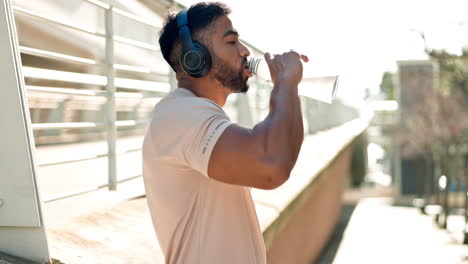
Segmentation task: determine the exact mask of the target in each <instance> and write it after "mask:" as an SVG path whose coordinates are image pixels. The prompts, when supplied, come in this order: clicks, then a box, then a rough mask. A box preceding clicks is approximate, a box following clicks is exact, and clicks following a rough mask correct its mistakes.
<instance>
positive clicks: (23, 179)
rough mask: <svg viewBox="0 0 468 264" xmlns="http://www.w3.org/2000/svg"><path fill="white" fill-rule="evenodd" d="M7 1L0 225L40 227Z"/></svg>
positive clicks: (0, 13) (1, 7) (1, 26)
mask: <svg viewBox="0 0 468 264" xmlns="http://www.w3.org/2000/svg"><path fill="white" fill-rule="evenodd" d="M13 23H14V21H13V20H12V14H11V9H10V6H9V0H7V1H5V0H3V1H0V58H1V62H2V63H1V64H0V80H1V81H0V85H1V86H0V89H1V90H0V91H1V96H0V199H1V201H0V226H17V227H40V226H41V218H40V215H39V203H38V198H37V197H38V196H37V191H36V184H35V178H34V176H35V175H34V174H35V170H34V166H33V156H32V153H33V152H32V151H33V150H32V148H34V146H33V142H31V137H30V135H31V133H32V130H31V128H30V119H29V110H28V107H27V102H26V98H25V96H24V95H25V93H24V81H23V79H22V75H21V71H20V69H21V62H20V60H19V55H18V47H17V40H16V31H15V30H14V28H15V27H14V24H13Z"/></svg>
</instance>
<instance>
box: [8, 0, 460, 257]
mask: <svg viewBox="0 0 468 264" xmlns="http://www.w3.org/2000/svg"><path fill="white" fill-rule="evenodd" d="M2 1H4V5H5V4H6V7H11V9H12V10H13V14H12V15H13V16H14V22H15V27H16V33H17V40H18V45H19V46H18V47H17V51H18V52H19V54H20V56H21V67H20V68H21V69H20V72H22V76H23V77H24V85H22V87H23V89H24V91H25V97H26V99H27V105H28V107H29V112H28V115H29V118H30V122H31V125H30V129H32V131H33V138H34V146H35V159H34V164H33V166H34V168H35V169H36V171H37V173H36V180H37V190H38V192H39V194H40V197H41V202H42V203H40V204H39V205H38V206H40V209H39V211H40V214H41V215H42V216H43V217H44V218H45V220H44V222H43V224H42V225H41V226H40V228H43V229H44V230H45V232H46V234H47V240H48V246H47V245H46V246H45V249H44V250H43V251H40V250H35V249H34V248H35V247H36V246H35V245H37V243H41V242H37V241H35V240H34V239H33V238H31V237H34V236H31V237H30V236H29V235H28V232H29V231H28V228H26V226H27V225H25V226H22V225H20V224H15V219H14V217H11V218H9V220H8V221H7V220H4V221H2V216H5V218H4V219H7V218H6V215H13V214H12V212H14V210H15V208H8V207H6V206H5V207H3V208H2V206H3V203H5V205H7V204H8V201H7V200H8V199H6V198H5V197H7V196H5V197H3V198H2V192H4V193H7V191H6V190H7V189H10V190H11V188H14V186H15V180H14V177H13V176H12V175H7V174H1V175H0V177H3V178H4V179H3V180H4V181H3V182H2V181H0V183H5V182H6V183H7V184H8V183H9V185H8V186H7V185H3V186H1V185H0V263H2V264H3V262H2V261H4V262H5V263H29V262H20V261H35V262H32V263H41V262H40V261H41V259H43V258H44V257H43V256H46V258H48V257H50V258H52V259H53V261H54V263H67V264H68V263H141V264H144V263H164V258H163V256H162V254H161V253H160V250H159V247H158V243H157V240H156V237H155V234H154V231H153V228H152V225H151V220H150V218H149V213H148V212H147V208H146V204H145V197H144V189H143V185H142V176H141V173H142V171H141V145H142V137H143V134H144V131H145V125H146V122H147V120H148V117H149V116H150V114H151V111H152V109H153V107H154V105H155V104H156V103H157V102H158V101H159V100H160V99H161V98H163V97H164V96H165V95H166V94H167V93H168V92H170V91H171V90H173V89H175V88H176V81H175V76H174V73H173V72H172V71H171V70H170V68H169V67H168V65H167V64H166V62H165V61H164V59H163V57H162V55H161V53H160V50H159V44H158V37H159V35H158V32H159V30H160V29H161V27H162V26H163V23H164V17H165V16H166V15H167V13H168V12H169V11H178V10H180V9H182V8H184V7H188V6H190V5H192V4H194V3H196V2H197V1H192V0H181V1H174V0H99V1H98V0H67V1H62V0H37V1H29V0H11V1H10V0H2ZM225 3H226V4H228V5H229V6H230V7H231V8H232V15H231V16H230V18H231V20H232V21H233V25H234V27H235V28H236V29H237V30H238V31H239V33H240V37H241V39H242V40H243V41H244V42H245V43H246V45H247V46H248V47H249V49H250V51H251V54H252V56H262V54H263V53H264V52H272V53H277V52H282V51H288V50H290V49H295V50H298V51H300V52H301V53H304V54H307V55H308V56H309V58H310V60H311V62H310V64H311V65H310V66H309V68H308V69H307V71H306V72H305V75H306V76H307V75H308V74H314V72H313V71H314V70H315V69H319V70H324V71H333V72H336V73H338V74H339V75H340V86H339V88H338V93H337V98H336V99H335V101H334V102H333V103H332V104H326V103H322V102H319V101H316V100H314V99H311V98H308V97H305V96H302V97H301V102H302V108H303V116H304V125H305V130H306V134H307V137H306V140H305V141H304V147H303V150H302V151H301V156H300V158H299V161H298V164H297V166H296V168H295V171H294V174H293V176H294V177H292V179H291V180H290V181H291V183H288V184H286V185H285V186H282V187H281V188H279V189H278V190H274V191H262V190H253V194H252V195H253V197H254V201H255V203H256V209H257V214H258V217H259V221H260V225H261V227H262V231H263V233H264V239H265V243H266V245H267V255H268V261H269V263H468V247H467V246H466V245H467V244H468V229H467V227H468V226H467V221H468V170H467V169H468V145H467V144H466V143H467V142H468V141H467V140H468V137H467V136H468V113H467V112H468V18H467V16H466V14H467V13H468V2H466V1H461V0H460V1H456V0H446V1H442V0H439V1H419V0H418V1H402V0H398V1H383V0H382V1H370V0H369V1H367V0H358V1H344V0H333V1H326V2H324V1H300V0H291V1H288V2H282V1H276V2H274V1H244V0H242V1H241V0H238V1H234V0H229V1H225ZM10 4H11V5H10ZM6 14H8V12H6ZM3 15H4V14H3ZM2 21H3V20H2ZM0 23H3V22H0ZM6 39H8V36H3V35H0V40H2V41H3V40H6ZM3 43H6V42H2V43H0V45H4V44H3ZM0 78H3V77H2V76H1V75H0ZM250 86H251V88H250V90H249V92H248V93H247V94H246V95H237V94H235V95H231V96H230V97H229V98H228V102H227V104H226V106H225V107H224V109H225V111H226V113H227V114H228V115H229V117H230V118H231V120H232V121H233V122H237V123H239V124H241V125H243V126H246V127H253V126H254V125H255V124H256V123H258V122H260V121H261V120H263V118H265V116H266V115H267V114H268V104H269V95H270V92H271V85H270V84H268V83H264V82H262V81H261V80H257V79H256V78H251V80H250ZM2 89H3V88H2ZM2 110H3V111H5V109H2ZM0 122H1V120H0ZM6 155H8V153H6V152H2V159H3V158H4V157H5V156H6ZM18 166H20V165H18ZM0 169H1V168H0ZM2 173H4V172H2ZM8 177H10V178H8ZM12 186H13V187H12ZM13 190H14V189H13ZM21 195H22V194H21ZM7 198H8V197H7ZM2 210H3V212H2ZM7 210H10V211H7ZM20 216H21V214H19V216H18V217H20ZM18 219H19V218H18ZM38 228H39V227H38ZM2 234H3V238H2ZM19 236H21V239H19V240H18V241H16V240H15V239H14V238H17V237H19ZM25 241H27V242H25ZM20 259H21V260H20Z"/></svg>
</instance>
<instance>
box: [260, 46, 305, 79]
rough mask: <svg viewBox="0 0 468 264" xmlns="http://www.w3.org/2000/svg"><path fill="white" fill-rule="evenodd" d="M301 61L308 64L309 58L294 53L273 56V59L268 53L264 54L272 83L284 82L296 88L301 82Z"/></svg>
mask: <svg viewBox="0 0 468 264" xmlns="http://www.w3.org/2000/svg"><path fill="white" fill-rule="evenodd" d="M301 59H302V61H304V62H308V61H309V58H308V57H307V56H305V55H300V54H299V53H297V52H295V51H292V50H291V51H289V52H285V53H283V54H281V55H275V56H274V57H273V58H272V57H271V54H270V53H268V52H267V53H265V61H266V62H267V64H268V67H269V69H270V74H271V80H272V81H273V83H276V81H286V82H288V83H289V84H291V85H293V86H297V85H298V84H299V82H300V81H301V80H302V70H303V68H302V62H301Z"/></svg>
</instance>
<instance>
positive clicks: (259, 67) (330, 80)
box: [247, 58, 339, 104]
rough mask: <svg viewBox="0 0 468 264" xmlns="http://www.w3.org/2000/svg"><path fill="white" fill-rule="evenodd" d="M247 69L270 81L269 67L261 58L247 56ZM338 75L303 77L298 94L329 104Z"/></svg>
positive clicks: (334, 92) (331, 100)
mask: <svg viewBox="0 0 468 264" xmlns="http://www.w3.org/2000/svg"><path fill="white" fill-rule="evenodd" d="M247 67H248V69H249V71H250V72H251V73H252V74H254V75H255V76H257V78H259V79H261V80H264V81H266V82H271V75H270V69H269V68H268V64H267V63H266V61H265V60H264V59H262V58H249V59H248V61H247ZM338 79H339V78H338V75H329V76H320V77H303V78H302V81H301V83H300V84H299V94H300V95H303V96H306V97H310V98H313V99H316V100H319V101H322V102H325V103H329V104H331V103H332V102H333V99H335V95H336V91H337V89H338Z"/></svg>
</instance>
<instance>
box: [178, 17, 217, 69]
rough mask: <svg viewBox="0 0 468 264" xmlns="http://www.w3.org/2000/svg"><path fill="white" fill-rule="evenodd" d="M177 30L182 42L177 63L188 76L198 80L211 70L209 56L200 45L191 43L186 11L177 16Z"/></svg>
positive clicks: (194, 42)
mask: <svg viewBox="0 0 468 264" xmlns="http://www.w3.org/2000/svg"><path fill="white" fill-rule="evenodd" d="M176 20H177V28H178V30H179V38H180V40H181V42H182V50H181V53H180V57H179V63H180V65H181V66H182V69H183V70H184V71H185V72H186V73H187V74H188V75H190V76H192V77H195V78H200V77H203V76H205V75H206V74H207V73H208V72H209V71H210V68H211V55H210V53H209V52H208V49H207V48H205V47H204V46H203V45H202V44H200V43H198V42H196V41H192V36H191V34H190V28H189V26H188V18H187V10H182V11H180V12H179V13H178V14H177V16H176Z"/></svg>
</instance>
